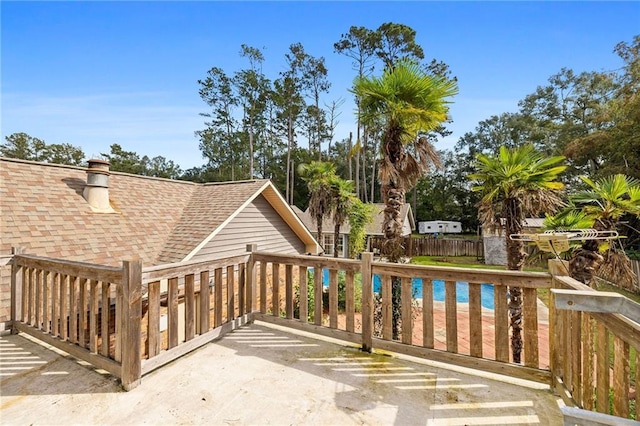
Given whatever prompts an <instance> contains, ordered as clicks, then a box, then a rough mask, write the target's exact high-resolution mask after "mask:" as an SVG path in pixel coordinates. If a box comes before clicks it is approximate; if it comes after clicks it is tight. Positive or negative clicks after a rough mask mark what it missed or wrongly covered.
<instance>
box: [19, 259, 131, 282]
mask: <svg viewBox="0 0 640 426" xmlns="http://www.w3.org/2000/svg"><path fill="white" fill-rule="evenodd" d="M13 262H14V263H15V265H16V266H21V267H25V268H34V269H42V270H46V271H49V272H53V273H57V274H63V275H71V276H76V277H82V278H87V279H90V280H95V281H103V282H109V283H112V284H121V283H122V267H115V266H104V265H96V264H93V263H86V262H77V261H72V260H61V259H52V258H48V257H41V256H35V255H31V254H16V255H14V258H13Z"/></svg>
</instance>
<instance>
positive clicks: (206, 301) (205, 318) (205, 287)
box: [200, 271, 211, 334]
mask: <svg viewBox="0 0 640 426" xmlns="http://www.w3.org/2000/svg"><path fill="white" fill-rule="evenodd" d="M210 303H211V300H210V293H209V271H202V272H200V334H205V333H206V332H208V331H209V328H210V326H209V324H210V323H209V316H210V315H211V308H210V306H211V304H210Z"/></svg>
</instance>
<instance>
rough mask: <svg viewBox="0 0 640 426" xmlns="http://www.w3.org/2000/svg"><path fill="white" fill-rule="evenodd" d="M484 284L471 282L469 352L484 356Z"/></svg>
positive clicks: (480, 356) (476, 355) (479, 356)
mask: <svg viewBox="0 0 640 426" xmlns="http://www.w3.org/2000/svg"><path fill="white" fill-rule="evenodd" d="M482 349H483V348H482V285H481V284H478V283H471V282H470V283H469V354H470V355H471V356H475V357H477V358H482Z"/></svg>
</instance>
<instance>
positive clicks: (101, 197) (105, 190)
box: [82, 159, 114, 213]
mask: <svg viewBox="0 0 640 426" xmlns="http://www.w3.org/2000/svg"><path fill="white" fill-rule="evenodd" d="M109 174H110V173H109V162H108V161H105V160H97V159H93V160H89V167H88V168H87V185H86V186H85V187H84V191H83V193H82V195H83V196H84V199H85V200H87V202H88V203H89V205H90V206H91V209H92V210H93V211H95V212H100V213H112V212H114V210H113V209H112V208H111V203H109Z"/></svg>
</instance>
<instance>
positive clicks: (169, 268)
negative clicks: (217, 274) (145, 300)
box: [142, 253, 250, 285]
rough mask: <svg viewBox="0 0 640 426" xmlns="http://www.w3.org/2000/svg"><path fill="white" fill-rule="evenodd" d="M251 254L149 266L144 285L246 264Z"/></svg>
mask: <svg viewBox="0 0 640 426" xmlns="http://www.w3.org/2000/svg"><path fill="white" fill-rule="evenodd" d="M249 256H250V255H249V254H248V253H247V254H242V255H239V256H234V257H226V258H223V259H219V258H216V259H205V260H195V261H190V262H178V263H167V264H164V265H157V266H148V267H145V268H143V269H142V283H143V285H145V284H148V283H149V282H152V281H157V280H160V279H164V278H174V277H177V276H184V275H190V274H197V273H200V272H202V271H205V270H213V269H218V268H225V267H227V266H231V265H237V264H239V263H246V262H247V261H248V260H249Z"/></svg>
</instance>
